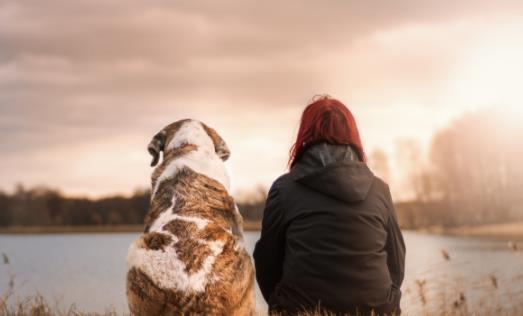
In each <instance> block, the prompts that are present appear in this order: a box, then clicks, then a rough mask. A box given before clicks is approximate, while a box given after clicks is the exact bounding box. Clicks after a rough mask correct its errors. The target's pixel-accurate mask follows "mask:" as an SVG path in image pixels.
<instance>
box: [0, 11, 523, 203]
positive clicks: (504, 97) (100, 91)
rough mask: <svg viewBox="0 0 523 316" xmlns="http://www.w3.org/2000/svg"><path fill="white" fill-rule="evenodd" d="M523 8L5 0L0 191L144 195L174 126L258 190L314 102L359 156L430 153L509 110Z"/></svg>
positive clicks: (517, 76)
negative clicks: (347, 121)
mask: <svg viewBox="0 0 523 316" xmlns="http://www.w3.org/2000/svg"><path fill="white" fill-rule="evenodd" d="M522 7H523V4H522V3H521V2H519V1H502V2H496V3H494V2H491V1H462V2H459V3H454V2H448V3H445V4H443V3H441V2H439V3H436V2H421V1H399V2H394V3H392V2H391V3H383V2H379V5H378V3H377V2H376V3H374V1H367V2H360V1H328V2H312V1H311V2H305V3H304V2H302V1H285V2H278V3H276V2H272V1H268V2H263V3H258V2H244V1H242V2H239V1H224V2H220V4H219V5H218V4H216V3H215V2H213V1H203V2H198V3H196V2H194V1H177V2H176V3H171V2H162V1H155V2H148V3H145V2H142V1H103V2H102V1H94V2H93V1H75V2H70V1H56V2H52V3H48V2H46V3H44V2H41V1H25V2H19V1H3V2H2V3H0V46H1V47H2V49H1V50H0V132H1V133H2V141H1V142H0V146H1V150H2V156H1V157H0V163H1V164H0V165H2V170H1V172H2V179H1V180H0V188H3V189H10V188H12V187H13V185H14V184H15V183H17V182H22V183H25V184H27V185H35V184H46V185H51V186H54V187H59V188H61V189H62V190H64V191H65V192H67V193H74V194H85V193H86V194H91V195H101V194H109V193H115V192H131V191H132V190H133V189H134V188H136V187H143V186H147V185H148V181H149V173H150V171H151V170H150V169H149V167H148V161H149V157H148V156H147V152H146V151H145V149H144V148H145V146H146V144H147V142H148V141H149V139H150V137H151V136H152V135H154V133H156V132H157V131H158V130H159V129H160V128H161V127H163V126H164V125H166V124H168V123H170V122H172V121H174V120H178V119H181V118H185V117H194V118H198V119H200V120H202V121H205V122H206V123H208V124H209V125H211V126H213V127H215V128H216V129H217V130H218V131H219V132H220V133H221V134H222V135H223V136H224V138H225V139H226V141H227V142H228V143H229V146H230V147H231V149H232V151H233V153H232V157H231V159H230V162H229V163H228V165H229V169H230V171H231V174H232V178H233V187H234V190H236V191H246V190H250V189H251V188H253V187H255V186H257V185H259V184H261V185H264V186H267V185H269V184H270V183H271V181H272V180H273V179H275V178H276V177H277V176H278V175H279V174H281V173H282V172H284V171H285V168H286V161H287V154H288V149H289V146H290V145H291V143H292V140H293V137H294V133H295V132H296V128H297V124H298V122H299V115H300V112H301V110H302V109H303V106H304V105H305V104H306V103H307V102H308V101H309V100H310V98H311V97H312V96H313V95H315V94H319V93H328V94H330V95H332V96H334V97H337V98H339V99H341V100H342V101H344V102H345V103H347V105H348V106H349V107H350V109H351V110H352V111H353V112H354V114H355V115H356V118H357V120H358V122H359V125H360V128H361V130H362V137H363V141H364V144H365V146H366V148H367V151H369V152H370V151H372V150H373V149H376V148H382V149H384V150H385V152H386V153H387V154H388V155H389V156H391V157H394V155H395V154H394V150H395V144H396V142H397V140H401V139H415V140H416V141H418V142H419V143H420V144H421V145H422V146H423V148H426V146H427V145H428V144H429V143H430V139H431V136H432V134H433V133H434V131H435V130H437V129H438V128H441V127H443V126H445V125H446V124H448V123H449V121H451V120H452V119H453V118H456V117H458V116H460V115H461V114H462V113H463V112H464V111H474V110H477V109H481V108H485V107H490V106H506V107H510V108H512V109H519V105H520V104H522V102H521V101H523V100H522V99H523V98H522V97H521V92H520V89H519V87H518V83H519V82H521V79H522V78H521V76H522V75H521V74H522V73H523V71H522V70H523V69H522V68H523V64H522V63H521V60H520V58H519V56H521V53H523V47H522V46H521V43H522V41H521V39H522V38H521V37H522V36H523V35H521V34H523V33H522V32H521V30H522V29H523V24H522V23H521V22H520V21H521V16H522V15H523V13H522V12H523V11H522ZM276 8H277V9H276ZM123 170H125V171H123ZM401 176H402V175H401V174H395V175H394V177H393V179H392V181H393V182H396V183H400V182H401V181H400V180H401ZM398 188H399V186H398ZM398 191H401V190H398Z"/></svg>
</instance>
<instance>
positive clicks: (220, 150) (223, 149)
mask: <svg viewBox="0 0 523 316" xmlns="http://www.w3.org/2000/svg"><path fill="white" fill-rule="evenodd" d="M202 126H203V128H204V129H205V131H206V132H207V134H208V135H209V137H211V139H212V142H213V143H214V150H215V151H216V154H217V155H218V157H220V158H221V159H222V160H223V161H225V160H227V159H229V156H230V155H231V151H230V150H229V147H227V144H226V143H225V141H224V140H223V138H221V136H220V135H218V133H217V132H216V131H215V130H214V129H212V128H210V127H209V126H207V125H205V124H204V123H202Z"/></svg>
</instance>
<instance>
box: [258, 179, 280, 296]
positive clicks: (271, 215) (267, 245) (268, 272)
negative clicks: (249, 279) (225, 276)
mask: <svg viewBox="0 0 523 316" xmlns="http://www.w3.org/2000/svg"><path fill="white" fill-rule="evenodd" d="M284 247H285V229H284V224H283V210H282V209H281V208H280V203H279V192H278V189H277V188H276V187H275V185H274V184H273V186H272V187H271V189H270V190H269V194H268V197H267V202H266V204H265V210H264V212H263V220H262V231H261V236H260V240H258V242H257V243H256V246H255V248H254V254H253V257H254V265H255V267H256V280H257V281H258V285H259V286H260V290H261V292H262V294H263V297H264V298H265V301H267V302H268V301H269V297H270V296H271V294H272V293H273V292H274V289H275V287H276V284H278V282H279V281H280V279H281V276H282V269H283V256H284Z"/></svg>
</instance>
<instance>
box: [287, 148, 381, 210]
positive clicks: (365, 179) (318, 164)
mask: <svg viewBox="0 0 523 316" xmlns="http://www.w3.org/2000/svg"><path fill="white" fill-rule="evenodd" d="M290 174H291V177H292V179H293V180H294V181H296V182H298V183H300V184H303V185H305V186H307V187H309V188H311V189H313V190H315V191H318V192H321V193H323V194H326V195H329V196H332V197H334V198H337V199H339V200H342V201H346V202H357V201H363V200H365V198H366V197H367V195H368V193H369V191H370V188H371V186H372V183H373V182H374V174H373V173H372V171H370V169H369V167H368V166H367V164H365V163H363V162H360V161H359V160H358V155H357V154H356V152H355V151H354V150H353V149H352V148H351V147H350V146H349V145H331V144H328V143H319V144H315V145H313V146H311V147H309V148H308V149H307V150H306V151H305V152H304V154H303V156H302V157H301V158H300V159H299V160H298V162H297V163H296V165H294V167H293V168H292V169H291V171H290Z"/></svg>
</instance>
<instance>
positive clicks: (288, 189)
mask: <svg viewBox="0 0 523 316" xmlns="http://www.w3.org/2000/svg"><path fill="white" fill-rule="evenodd" d="M289 165H290V171H289V172H288V173H286V174H284V175H283V176H281V177H280V178H278V179H277V180H276V181H275V182H274V183H273V185H272V187H271V189H270V191H269V194H268V197H267V203H266V207H265V211H264V214H263V223H262V233H261V237H260V240H259V241H258V242H257V243H256V248H255V250H254V261H255V265H256V278H257V280H258V284H259V286H260V289H261V291H262V294H263V296H264V298H265V300H266V301H267V302H268V304H269V312H270V313H273V312H278V313H282V314H284V315H294V314H297V313H299V312H301V311H309V310H316V309H318V308H320V309H321V310H325V311H329V312H333V313H336V314H359V315H361V314H364V315H365V314H370V313H371V312H372V311H374V312H375V313H377V314H396V315H397V314H399V313H400V309H399V305H400V298H401V292H400V287H401V283H402V281H403V275H404V264H405V244H404V242H403V237H402V235H401V231H400V229H399V227H398V224H397V220H396V215H395V211H394V206H393V204H392V199H391V195H390V191H389V187H388V186H387V184H386V183H385V182H383V181H382V180H380V179H379V178H377V177H375V176H374V175H373V173H372V172H371V171H370V170H369V168H368V166H367V164H366V163H365V154H364V151H363V147H362V145H361V141H360V136H359V132H358V128H357V127H356V122H355V120H354V117H353V116H352V114H351V113H350V111H349V110H348V109H347V107H345V106H344V105H343V104H342V103H341V102H340V101H338V100H335V99H332V98H330V97H321V98H320V99H318V100H315V101H314V102H313V103H311V104H310V105H308V106H307V107H306V108H305V110H304V111H303V115H302V117H301V125H300V128H299V131H298V137H297V139H296V143H295V144H294V145H293V146H292V148H291V152H290V159H289Z"/></svg>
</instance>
